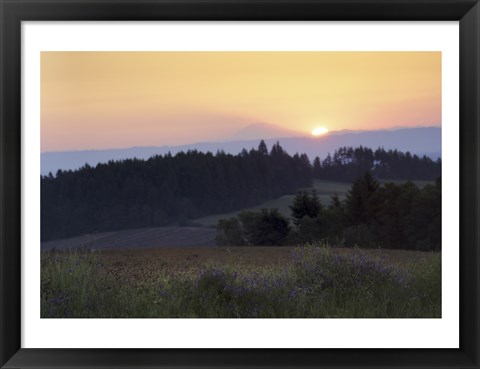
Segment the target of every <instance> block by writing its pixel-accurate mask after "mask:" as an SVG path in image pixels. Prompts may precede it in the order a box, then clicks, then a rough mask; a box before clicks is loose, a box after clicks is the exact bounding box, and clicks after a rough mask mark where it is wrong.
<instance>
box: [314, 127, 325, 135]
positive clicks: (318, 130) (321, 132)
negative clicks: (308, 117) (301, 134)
mask: <svg viewBox="0 0 480 369" xmlns="http://www.w3.org/2000/svg"><path fill="white" fill-rule="evenodd" d="M327 133H328V129H327V128H325V127H317V128H314V129H313V130H312V136H323V135H325V134H327Z"/></svg>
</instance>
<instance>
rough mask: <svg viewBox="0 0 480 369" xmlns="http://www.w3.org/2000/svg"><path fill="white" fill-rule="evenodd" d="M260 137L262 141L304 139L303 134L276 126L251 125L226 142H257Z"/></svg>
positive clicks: (264, 124) (265, 124) (304, 135)
mask: <svg viewBox="0 0 480 369" xmlns="http://www.w3.org/2000/svg"><path fill="white" fill-rule="evenodd" d="M259 137H261V138H262V139H264V140H268V139H271V138H277V139H278V138H287V137H288V138H290V137H306V134H305V133H303V132H298V131H293V130H290V129H286V128H283V127H279V126H276V125H274V124H269V123H256V124H251V125H249V126H247V127H245V128H242V129H241V130H240V131H238V132H237V133H235V134H234V135H232V136H231V137H230V138H229V139H228V140H226V141H244V140H258V138H259Z"/></svg>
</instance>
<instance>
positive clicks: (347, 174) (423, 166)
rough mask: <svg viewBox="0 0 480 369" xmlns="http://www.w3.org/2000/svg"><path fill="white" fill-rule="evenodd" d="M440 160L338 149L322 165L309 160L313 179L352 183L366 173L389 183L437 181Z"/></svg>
mask: <svg viewBox="0 0 480 369" xmlns="http://www.w3.org/2000/svg"><path fill="white" fill-rule="evenodd" d="M441 171H442V165H441V160H440V159H437V160H435V161H433V160H432V159H430V158H429V157H427V156H425V155H424V156H422V157H419V156H417V155H412V154H410V153H409V152H406V153H403V152H401V151H398V150H388V151H386V150H385V149H383V148H381V147H379V148H378V149H376V150H375V151H373V150H372V149H370V148H367V147H362V146H360V147H357V148H352V147H341V148H339V149H338V150H335V152H334V154H333V157H332V156H331V155H330V154H328V155H327V157H326V158H325V159H324V160H323V161H322V160H321V159H320V158H319V157H318V156H317V157H316V158H315V159H314V160H313V176H314V178H318V179H329V180H334V181H345V182H353V181H354V180H356V179H357V178H358V177H360V176H362V175H363V174H365V172H370V173H371V174H372V176H374V177H375V178H382V179H390V180H434V179H435V178H438V177H440V175H441Z"/></svg>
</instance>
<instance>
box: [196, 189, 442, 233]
mask: <svg viewBox="0 0 480 369" xmlns="http://www.w3.org/2000/svg"><path fill="white" fill-rule="evenodd" d="M379 182H380V183H387V182H393V183H395V184H400V183H403V182H405V181H401V180H380V181H379ZM413 183H415V184H416V185H417V186H419V187H423V186H425V185H427V184H433V183H434V182H431V181H413ZM350 187H351V183H345V182H335V181H324V180H314V182H313V186H312V187H309V188H305V189H304V190H307V191H311V190H315V191H316V192H317V195H318V198H319V199H320V202H321V203H322V205H324V206H328V205H329V204H330V202H331V197H332V195H334V194H337V195H338V197H339V199H340V200H344V199H345V197H346V196H347V192H348V191H349V190H350ZM294 197H295V194H294V193H293V194H290V195H284V196H281V197H279V198H277V199H273V200H269V201H266V202H263V203H261V204H259V205H257V206H253V207H250V208H247V209H242V210H259V209H278V211H279V212H280V213H281V214H282V215H284V216H286V217H290V208H289V205H290V204H291V203H292V201H293V199H294ZM242 210H239V211H234V212H231V213H224V214H215V215H210V216H206V217H202V218H197V219H194V220H193V222H194V223H197V224H200V225H202V226H205V227H211V226H216V225H217V223H218V221H219V220H220V219H225V218H231V217H234V216H236V215H238V214H239V213H240V212H241V211H242Z"/></svg>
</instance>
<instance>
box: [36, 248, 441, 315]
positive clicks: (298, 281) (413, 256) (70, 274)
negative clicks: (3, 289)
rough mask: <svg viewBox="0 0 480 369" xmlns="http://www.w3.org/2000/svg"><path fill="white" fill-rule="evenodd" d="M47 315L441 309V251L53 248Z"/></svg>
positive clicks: (44, 283)
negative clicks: (61, 249)
mask: <svg viewBox="0 0 480 369" xmlns="http://www.w3.org/2000/svg"><path fill="white" fill-rule="evenodd" d="M41 263H42V268H41V294H42V295H41V301H42V306H41V315H42V317H43V318H400V317H401V318H438V317H441V254H440V253H425V252H416V251H405V250H380V249H371V250H362V249H347V248H341V247H331V246H330V245H327V244H325V243H324V242H319V243H315V244H313V245H305V246H302V247H228V248H227V247H225V248H219V247H216V248H213V247H212V248H201V249H196V248H160V249H143V250H140V249H137V250H104V251H101V252H99V251H94V250H93V251H92V250H69V251H44V252H42V257H41Z"/></svg>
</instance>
